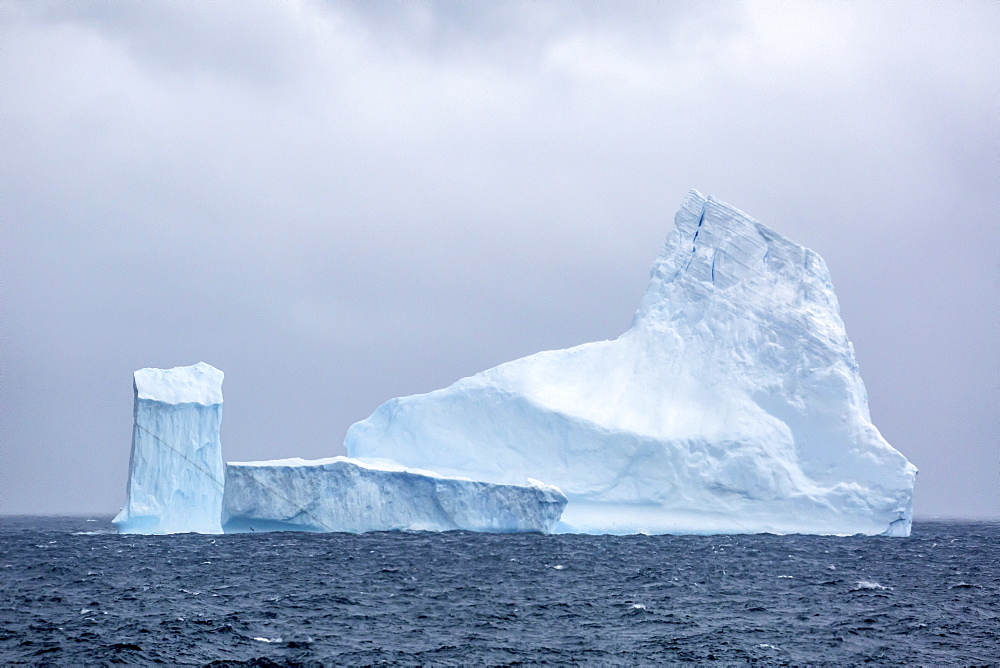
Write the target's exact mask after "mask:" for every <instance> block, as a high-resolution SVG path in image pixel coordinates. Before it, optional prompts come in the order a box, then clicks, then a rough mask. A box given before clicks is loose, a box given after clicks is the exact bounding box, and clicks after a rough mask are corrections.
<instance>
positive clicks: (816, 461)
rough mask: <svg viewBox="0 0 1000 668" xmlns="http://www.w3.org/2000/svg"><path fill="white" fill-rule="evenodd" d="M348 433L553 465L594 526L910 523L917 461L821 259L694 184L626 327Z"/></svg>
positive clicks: (619, 529) (437, 450)
mask: <svg viewBox="0 0 1000 668" xmlns="http://www.w3.org/2000/svg"><path fill="white" fill-rule="evenodd" d="M346 446H347V450H348V454H349V455H350V456H352V457H383V458H389V459H392V460H395V461H397V462H399V463H401V464H403V465H406V466H413V467H422V468H431V469H433V470H435V471H438V472H439V473H442V474H446V475H455V476H465V477H469V478H472V479H475V480H483V481H490V482H495V483H510V482H515V481H519V480H523V479H525V478H527V477H532V478H538V479H542V480H545V481H546V482H548V483H552V484H555V485H558V486H559V487H560V488H561V489H562V490H563V492H565V493H566V495H567V497H568V498H569V505H568V506H567V507H566V511H565V512H564V514H563V517H562V521H561V525H560V528H561V529H562V530H565V531H577V532H588V533H631V532H649V533H663V532H672V533H675V532H676V533H689V532H690V533H717V532H726V533H730V532H732V533H745V532H776V533H821V534H854V533H863V534H890V535H908V534H909V531H910V520H911V514H912V511H911V508H912V492H913V483H914V476H915V474H916V469H915V467H914V466H913V465H912V464H910V463H909V462H908V461H907V460H906V459H905V458H904V457H903V456H902V455H901V454H900V453H899V452H897V451H896V450H895V449H893V448H892V447H891V446H890V445H889V444H888V443H887V442H886V441H885V440H884V439H883V438H882V436H881V435H880V434H879V432H878V430H877V429H876V428H875V427H874V426H873V425H872V423H871V418H870V416H869V412H868V402H867V396H866V393H865V388H864V384H863V383H862V380H861V376H860V374H859V371H858V365H857V362H856V361H855V357H854V350H853V347H852V345H851V342H850V341H849V340H848V338H847V334H846V332H845V329H844V324H843V322H842V320H841V318H840V314H839V306H838V304H837V298H836V296H835V295H834V292H833V286H832V284H831V281H830V275H829V272H828V270H827V267H826V264H825V263H824V262H823V260H822V258H820V256H819V255H817V254H816V253H815V252H813V251H811V250H809V249H807V248H804V247H802V246H800V245H798V244H796V243H794V242H792V241H790V240H788V239H786V238H784V237H782V236H781V235H779V234H777V233H776V232H774V231H772V230H770V229H768V228H767V227H765V226H763V225H761V224H760V223H758V222H756V221H754V220H753V219H751V218H750V217H749V216H747V215H746V214H744V213H742V212H741V211H738V210H737V209H735V208H733V207H731V206H729V205H727V204H724V203H722V202H720V201H718V200H715V199H713V198H710V197H709V198H705V197H703V196H702V195H701V194H699V193H697V192H694V191H692V192H691V193H689V195H688V196H687V198H686V199H685V200H684V202H683V204H682V206H681V209H680V211H679V212H678V213H677V216H676V218H675V228H674V230H673V231H672V232H671V233H670V235H669V237H668V239H667V243H666V247H665V248H664V250H663V252H662V253H661V254H660V256H659V258H658V259H657V260H656V262H655V264H654V265H653V269H652V272H651V275H650V281H649V285H648V287H647V289H646V292H645V295H644V296H643V298H642V301H641V303H640V306H639V310H638V311H637V312H636V314H635V317H634V320H633V323H632V327H631V329H629V330H628V331H627V332H625V333H624V334H623V335H621V336H620V337H618V338H617V339H615V340H613V341H600V342H597V343H588V344H584V345H581V346H577V347H575V348H570V349H567V350H557V351H549V352H541V353H538V354H536V355H532V356H530V357H526V358H523V359H519V360H515V361H513V362H509V363H506V364H502V365H500V366H498V367H495V368H493V369H489V370H487V371H484V372H482V373H480V374H477V375H475V376H472V377H470V378H464V379H462V380H459V381H458V382H456V383H455V384H454V385H452V386H450V387H448V388H445V389H442V390H437V391H435V392H431V393H429V394H422V395H416V396H410V397H404V398H400V399H393V400H391V401H389V402H387V403H385V404H383V405H382V406H381V407H379V408H378V410H376V411H375V413H374V414H373V415H372V416H371V417H369V418H368V419H366V420H364V421H362V422H359V423H357V424H355V425H354V426H352V427H351V429H350V430H349V431H348V434H347V438H346Z"/></svg>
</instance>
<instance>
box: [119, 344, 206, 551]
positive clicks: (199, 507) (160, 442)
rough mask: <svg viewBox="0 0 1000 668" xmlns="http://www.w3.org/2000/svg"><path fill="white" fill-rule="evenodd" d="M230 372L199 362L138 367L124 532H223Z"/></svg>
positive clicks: (121, 515) (121, 518)
mask: <svg viewBox="0 0 1000 668" xmlns="http://www.w3.org/2000/svg"><path fill="white" fill-rule="evenodd" d="M222 379H223V373H222V372H221V371H219V370H218V369H216V368H215V367H213V366H211V365H208V364H205V363H204V362H199V363H198V364H195V365H193V366H187V367H176V368H174V369H140V370H138V371H136V372H135V385H134V388H135V408H134V415H135V424H134V426H133V428H132V455H131V458H130V461H129V476H128V488H127V492H126V498H125V507H124V508H122V510H121V512H120V513H118V516H117V517H116V518H115V519H114V522H115V524H116V525H117V526H118V530H119V531H120V532H122V533H145V534H160V533H183V532H197V533H222V524H221V517H222V495H223V490H224V485H225V464H224V462H223V461H222V445H221V443H220V440H219V426H220V424H221V422H222Z"/></svg>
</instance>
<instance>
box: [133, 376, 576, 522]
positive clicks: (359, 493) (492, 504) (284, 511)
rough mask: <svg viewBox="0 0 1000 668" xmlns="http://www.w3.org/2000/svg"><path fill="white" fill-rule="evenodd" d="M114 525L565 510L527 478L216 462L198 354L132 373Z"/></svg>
mask: <svg viewBox="0 0 1000 668" xmlns="http://www.w3.org/2000/svg"><path fill="white" fill-rule="evenodd" d="M134 378H135V382H134V391H135V410H134V414H135V424H134V426H133V429H132V454H131V458H130V462H129V479H128V487H127V492H126V501H125V507H124V508H122V510H121V512H120V513H119V514H118V516H117V517H116V518H115V519H114V523H115V525H116V526H117V527H118V531H119V532H120V533H139V534H169V533H238V532H245V531H343V532H364V531H392V530H434V531H450V530H457V529H464V530H467V531H490V532H528V531H530V532H544V533H548V532H551V531H552V529H553V527H554V526H555V524H556V522H557V521H558V520H559V516H560V514H561V513H562V511H563V508H564V507H565V506H566V497H565V496H564V495H563V494H562V492H560V491H559V489H557V488H555V487H552V486H550V485H545V484H544V483H541V482H538V481H536V480H528V484H526V485H524V484H495V483H490V482H479V481H474V480H469V479H463V478H456V477H448V476H442V475H439V474H437V473H434V472H432V471H424V470H415V469H409V468H406V467H403V466H400V465H398V464H395V463H393V462H388V461H359V460H352V459H348V458H347V457H334V458H331V459H321V460H316V461H306V460H303V459H283V460H275V461H266V462H232V463H228V464H224V463H223V460H222V444H221V441H220V437H219V428H220V425H221V421H222V380H223V373H222V372H221V371H219V370H218V369H216V368H215V367H212V366H210V365H208V364H205V363H203V362H200V363H198V364H195V365H193V366H188V367H177V368H174V369H140V370H139V371H136V372H135V376H134Z"/></svg>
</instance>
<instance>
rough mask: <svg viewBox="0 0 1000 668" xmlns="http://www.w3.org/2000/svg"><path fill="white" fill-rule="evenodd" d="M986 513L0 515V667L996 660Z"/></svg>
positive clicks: (995, 532) (999, 569) (993, 573)
mask: <svg viewBox="0 0 1000 668" xmlns="http://www.w3.org/2000/svg"><path fill="white" fill-rule="evenodd" d="M998 545H1000V523H998V522H985V523H967V522H916V523H914V526H913V535H912V536H911V537H910V538H881V537H861V536H856V537H846V538H843V537H842V538H837V537H821V536H774V535H751V536H643V535H636V536H583V535H554V536H545V535H537V534H476V533H466V532H449V533H424V532H412V533H411V532H401V533H370V534H361V535H353V534H305V533H271V534H263V533H258V534H242V535H225V536H203V535H174V536H120V535H117V534H115V533H114V529H113V527H112V525H111V524H110V521H109V519H108V518H75V517H45V518H42V517H2V518H0V586H2V596H3V605H2V609H0V663H2V664H4V665H6V664H15V663H29V664H59V665H67V664H73V665H78V664H102V663H127V664H131V665H136V664H139V665H141V664H153V663H168V664H198V665H258V666H271V665H345V664H347V665H353V664H365V665H371V664H408V665H415V664H433V665H470V664H471V665H507V664H518V663H530V664H539V663H547V664H557V665H560V664H563V665H577V664H615V665H635V664H662V663H676V662H681V661H693V662H697V663H710V662H720V663H726V664H732V663H745V662H748V661H752V662H760V663H765V664H772V663H773V664H782V663H784V664H814V665H815V664H829V665H833V664H837V665H843V664H858V663H865V662H876V663H913V664H996V663H998V661H1000V639H998V628H1000V550H998Z"/></svg>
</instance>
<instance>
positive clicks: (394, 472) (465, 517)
mask: <svg viewBox="0 0 1000 668" xmlns="http://www.w3.org/2000/svg"><path fill="white" fill-rule="evenodd" d="M565 506H566V497H565V496H564V495H563V494H562V492H560V491H559V490H558V489H556V488H554V487H550V486H548V485H544V484H542V483H539V482H537V481H529V484H528V485H527V486H524V485H496V484H491V483H486V482H476V481H473V480H465V479H459V478H446V477H443V476H439V475H437V474H435V473H433V472H431V471H415V470H411V469H405V468H403V467H401V466H398V465H395V464H393V463H391V462H361V461H357V460H352V459H348V458H347V457H333V458H330V459H320V460H316V461H307V460H303V459H281V460H276V461H268V462H230V463H229V464H227V465H226V493H225V498H224V502H223V527H224V529H225V531H226V532H227V533H230V532H238V531H262V530H269V531H289V530H292V531H348V532H362V531H392V530H399V529H413V530H430V531H449V530H453V529H464V530H466V531H490V532H520V531H536V532H544V533H547V532H550V531H551V530H552V528H553V527H554V526H555V524H556V522H557V521H558V520H559V516H560V514H561V513H562V511H563V508H564V507H565Z"/></svg>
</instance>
